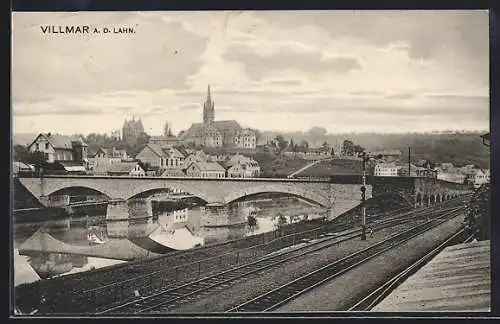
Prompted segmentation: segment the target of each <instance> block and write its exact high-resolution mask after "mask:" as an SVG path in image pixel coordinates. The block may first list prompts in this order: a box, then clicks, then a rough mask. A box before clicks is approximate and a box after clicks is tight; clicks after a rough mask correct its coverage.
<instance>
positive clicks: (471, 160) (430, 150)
mask: <svg viewBox="0 0 500 324" xmlns="http://www.w3.org/2000/svg"><path fill="white" fill-rule="evenodd" d="M483 133H484V132H468V133H441V134H437V133H427V134H425V133H424V134H421V133H406V134H377V133H359V134H358V133H346V134H311V133H304V132H295V133H282V135H283V136H284V137H285V139H287V140H289V139H290V138H293V140H294V142H295V143H297V142H299V141H302V140H305V141H307V142H308V143H309V144H310V146H311V147H319V146H320V145H321V144H322V143H323V142H327V143H329V144H330V145H335V144H336V143H337V142H343V141H344V140H346V139H348V140H351V141H353V142H354V143H355V144H359V145H361V146H363V147H364V148H366V149H368V150H378V149H384V148H391V149H400V150H401V151H403V154H404V156H403V158H404V159H405V160H406V159H407V155H408V147H411V159H412V160H413V161H415V160H422V159H428V160H431V161H433V162H438V163H441V162H451V163H453V164H455V165H459V166H460V165H465V164H475V165H477V166H479V167H481V168H485V169H487V168H489V167H490V152H489V150H488V148H487V147H485V146H483V145H482V141H481V138H480V137H479V136H480V135H482V134H483ZM278 134H279V133H277V132H262V133H261V136H259V142H260V144H262V143H266V142H267V140H268V139H269V140H272V139H273V138H274V137H275V136H276V135H278ZM35 136H36V134H14V135H13V136H12V141H13V144H14V145H15V144H21V145H27V144H29V143H31V141H33V139H34V138H35ZM248 155H253V154H248ZM257 160H260V161H259V162H262V163H264V164H266V162H268V163H270V164H272V162H271V161H268V160H269V159H268V158H262V156H258V157H257ZM282 162H284V161H282ZM286 162H287V163H286V164H287V165H286V166H285V163H280V162H279V163H274V165H272V166H270V168H267V167H266V168H264V169H266V170H267V169H269V170H271V173H272V174H269V175H268V176H272V175H273V176H274V175H276V174H275V173H276V172H277V173H280V171H277V170H279V169H281V168H286V169H287V170H286V172H284V171H283V172H282V173H283V174H285V173H287V172H288V171H289V170H292V171H291V172H293V171H296V170H297V169H298V168H300V165H305V164H307V163H306V162H304V163H302V162H301V163H299V164H300V165H297V169H295V170H293V168H295V165H293V167H292V166H291V165H288V164H290V163H293V162H289V161H286ZM273 168H274V170H275V171H272V169H273Z"/></svg>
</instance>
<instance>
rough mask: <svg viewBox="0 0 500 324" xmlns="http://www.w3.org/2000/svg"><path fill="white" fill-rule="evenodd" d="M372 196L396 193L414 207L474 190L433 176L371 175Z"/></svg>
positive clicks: (428, 204)
mask: <svg viewBox="0 0 500 324" xmlns="http://www.w3.org/2000/svg"><path fill="white" fill-rule="evenodd" d="M368 182H369V183H370V184H371V185H372V186H373V192H372V194H373V196H374V197H377V196H379V195H384V194H387V193H389V192H392V193H396V194H398V195H400V196H402V197H404V198H405V200H406V201H408V202H409V203H410V204H412V205H413V206H414V207H415V208H417V207H424V206H430V205H432V204H434V203H439V202H442V201H446V200H450V199H453V198H457V197H460V196H462V195H464V194H468V193H471V192H473V191H474V188H473V187H472V186H469V185H465V184H460V183H454V182H448V181H443V180H438V179H434V178H409V177H371V178H370V179H369V180H368Z"/></svg>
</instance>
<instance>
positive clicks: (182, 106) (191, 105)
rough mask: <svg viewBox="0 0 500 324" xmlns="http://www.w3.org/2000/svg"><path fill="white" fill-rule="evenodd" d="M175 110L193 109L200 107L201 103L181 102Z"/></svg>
mask: <svg viewBox="0 0 500 324" xmlns="http://www.w3.org/2000/svg"><path fill="white" fill-rule="evenodd" d="M175 108H176V109H177V110H181V111H182V110H194V109H201V108H202V105H201V104H199V103H195V102H188V103H183V104H180V105H178V106H177V107H175Z"/></svg>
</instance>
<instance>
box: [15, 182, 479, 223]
mask: <svg viewBox="0 0 500 324" xmlns="http://www.w3.org/2000/svg"><path fill="white" fill-rule="evenodd" d="M19 181H20V183H21V184H22V185H23V186H24V187H25V188H26V189H27V190H29V191H30V192H31V194H33V196H34V197H36V198H37V199H39V200H40V202H41V203H42V204H44V205H45V206H54V202H57V204H58V205H59V206H60V205H64V203H65V202H67V203H68V204H69V198H68V197H67V199H64V197H63V196H64V195H63V194H62V192H63V190H64V189H69V188H76V187H79V188H88V189H92V190H95V191H98V192H100V193H102V194H104V195H105V196H107V197H108V198H109V203H108V210H107V218H108V219H115V220H120V221H121V220H123V219H129V218H133V217H134V216H133V215H140V214H142V215H144V213H147V215H151V206H150V203H149V207H148V206H146V207H144V206H143V207H141V206H142V205H144V204H146V205H147V204H148V203H145V202H144V201H145V199H144V198H143V197H144V196H145V195H147V194H148V192H155V191H158V190H162V189H167V188H168V189H177V190H181V191H184V192H187V193H190V194H191V195H194V196H196V197H198V198H200V199H202V200H203V201H205V202H206V206H205V211H206V215H207V216H213V217H207V219H213V220H214V222H212V223H211V224H212V225H215V226H221V225H222V226H223V225H228V224H225V220H224V219H225V216H224V215H225V214H227V210H226V209H227V206H228V204H229V203H231V202H233V201H235V200H238V199H240V198H244V197H247V196H251V195H254V194H258V193H271V192H273V193H285V194H289V195H294V196H298V197H301V198H303V199H305V200H307V201H311V202H315V203H317V204H319V205H320V206H322V207H324V208H326V209H327V217H328V219H333V218H335V217H336V216H339V215H341V214H342V213H344V212H346V211H348V210H350V209H352V208H354V207H355V206H357V205H358V204H359V203H360V198H361V190H360V189H361V184H360V183H361V177H360V176H347V177H335V176H334V177H330V178H328V179H323V180H311V179H308V180H304V179H270V178H254V179H232V178H219V179H207V178H186V177H184V178H160V177H119V176H118V177H117V176H114V177H112V176H73V175H71V176H62V175H58V176H55V175H51V176H44V177H42V178H38V177H22V178H19ZM366 189H367V190H366V198H367V199H368V198H371V197H376V196H377V195H384V194H387V193H388V192H392V193H396V194H398V195H400V196H402V197H404V198H405V199H406V200H407V201H409V202H413V205H414V206H415V207H419V206H425V205H429V204H433V203H435V202H440V201H443V200H447V199H451V198H455V197H457V196H460V195H463V194H466V193H469V192H472V188H471V187H469V186H465V185H462V184H457V183H451V182H446V181H442V180H437V179H431V178H405V177H368V178H367V186H366ZM61 197H62V198H63V199H58V198H61ZM137 198H141V199H137ZM61 201H62V204H61ZM138 201H139V202H138Z"/></svg>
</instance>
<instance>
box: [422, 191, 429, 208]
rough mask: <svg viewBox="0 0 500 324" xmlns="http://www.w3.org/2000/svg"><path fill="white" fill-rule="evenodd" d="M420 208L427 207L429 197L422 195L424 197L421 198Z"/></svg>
mask: <svg viewBox="0 0 500 324" xmlns="http://www.w3.org/2000/svg"><path fill="white" fill-rule="evenodd" d="M422 200H423V201H422V206H425V207H427V206H429V196H428V195H427V194H425V195H424V197H423V198H422Z"/></svg>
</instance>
